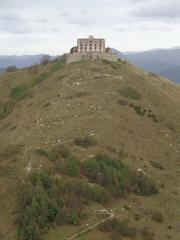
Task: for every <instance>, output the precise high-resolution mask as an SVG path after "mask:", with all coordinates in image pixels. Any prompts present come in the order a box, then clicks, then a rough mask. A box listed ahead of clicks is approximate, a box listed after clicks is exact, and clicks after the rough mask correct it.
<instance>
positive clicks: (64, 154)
mask: <svg viewBox="0 0 180 240" xmlns="http://www.w3.org/2000/svg"><path fill="white" fill-rule="evenodd" d="M56 151H57V152H58V153H59V155H60V156H61V157H63V158H68V157H70V155H71V153H70V151H69V149H68V148H67V147H66V146H64V145H61V146H58V147H56Z"/></svg>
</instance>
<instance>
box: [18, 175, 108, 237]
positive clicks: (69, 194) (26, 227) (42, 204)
mask: <svg viewBox="0 0 180 240" xmlns="http://www.w3.org/2000/svg"><path fill="white" fill-rule="evenodd" d="M109 199H110V194H109V192H108V191H107V190H106V189H104V188H103V187H100V186H98V185H96V184H90V183H88V182H86V181H83V180H77V179H65V180H63V179H61V181H58V180H55V179H54V178H53V177H51V176H50V175H49V174H48V173H33V174H32V175H31V176H29V178H28V180H27V181H26V183H25V184H24V186H23V189H22V190H21V198H20V201H19V208H20V215H19V220H18V222H19V228H20V234H21V236H22V238H23V239H24V240H37V239H39V238H40V237H42V234H43V232H44V231H45V230H46V229H47V228H49V227H50V226H51V225H52V224H55V223H58V224H61V225H62V224H73V225H76V224H79V222H80V220H81V219H82V218H83V217H84V216H85V214H84V213H83V207H84V205H85V204H87V203H88V200H89V201H95V202H98V203H106V202H108V201H109Z"/></svg>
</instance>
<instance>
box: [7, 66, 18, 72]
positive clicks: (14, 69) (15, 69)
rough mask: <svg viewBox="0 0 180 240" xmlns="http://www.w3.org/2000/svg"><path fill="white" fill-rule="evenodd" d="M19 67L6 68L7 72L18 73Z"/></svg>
mask: <svg viewBox="0 0 180 240" xmlns="http://www.w3.org/2000/svg"><path fill="white" fill-rule="evenodd" d="M16 71H17V67H16V66H9V67H7V68H6V72H16Z"/></svg>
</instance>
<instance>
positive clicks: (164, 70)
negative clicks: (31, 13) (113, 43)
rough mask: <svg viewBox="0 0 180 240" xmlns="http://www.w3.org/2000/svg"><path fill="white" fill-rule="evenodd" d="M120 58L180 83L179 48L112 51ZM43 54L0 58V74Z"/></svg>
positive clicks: (19, 66)
mask: <svg viewBox="0 0 180 240" xmlns="http://www.w3.org/2000/svg"><path fill="white" fill-rule="evenodd" d="M113 50H114V52H116V53H117V54H118V56H119V57H120V58H125V59H127V60H128V61H129V62H131V63H133V64H135V65H137V66H138V67H140V68H142V69H144V70H146V71H148V72H153V73H155V74H158V75H162V76H164V77H166V78H168V79H170V80H173V81H174V82H176V83H180V47H176V48H171V49H154V50H149V51H144V52H124V53H123V52H119V51H118V50H116V49H113ZM43 55H44V54H38V55H23V56H13V55H12V56H0V72H3V70H4V69H5V68H7V67H8V66H11V65H15V66H16V67H18V68H23V67H27V66H31V65H33V64H35V63H39V62H40V59H41V58H42V56H43Z"/></svg>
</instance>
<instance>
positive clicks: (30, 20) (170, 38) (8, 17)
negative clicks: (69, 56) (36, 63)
mask: <svg viewBox="0 0 180 240" xmlns="http://www.w3.org/2000/svg"><path fill="white" fill-rule="evenodd" d="M90 34H93V35H95V36H96V37H103V38H106V42H107V45H108V46H110V47H113V48H116V49H118V50H120V51H139V50H147V49H152V48H170V47H176V46H180V0H161V1H160V0H0V55H3V54H18V55H21V54H37V53H49V54H62V53H64V52H67V51H69V49H70V48H71V47H72V46H74V45H76V39H77V38H78V37H87V36H88V35H90Z"/></svg>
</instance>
